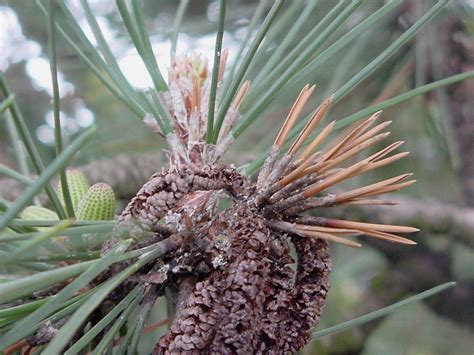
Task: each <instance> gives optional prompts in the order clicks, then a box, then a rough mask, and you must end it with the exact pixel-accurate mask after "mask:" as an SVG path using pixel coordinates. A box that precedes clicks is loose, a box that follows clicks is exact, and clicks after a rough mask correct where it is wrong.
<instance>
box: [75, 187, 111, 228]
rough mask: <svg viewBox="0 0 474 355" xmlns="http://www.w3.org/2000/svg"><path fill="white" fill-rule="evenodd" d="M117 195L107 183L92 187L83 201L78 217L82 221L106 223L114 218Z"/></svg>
mask: <svg viewBox="0 0 474 355" xmlns="http://www.w3.org/2000/svg"><path fill="white" fill-rule="evenodd" d="M114 215H115V195H114V191H113V190H112V188H111V187H110V186H109V185H107V184H106V183H103V182H99V183H97V184H95V185H92V186H91V188H90V189H89V190H88V191H87V193H86V194H85V196H84V198H83V199H82V200H81V202H80V204H79V207H78V210H77V213H76V217H77V219H78V220H82V221H106V220H111V219H113V218H114Z"/></svg>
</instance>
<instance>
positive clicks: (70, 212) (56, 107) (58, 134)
mask: <svg viewBox="0 0 474 355" xmlns="http://www.w3.org/2000/svg"><path fill="white" fill-rule="evenodd" d="M55 12H56V1H55V0H49V2H48V15H49V16H48V37H49V65H50V69H51V81H52V87H53V114H54V143H55V146H56V155H59V154H61V152H62V150H63V139H62V131H61V119H60V114H61V112H60V100H59V84H58V67H57V56H56V28H55V24H54V16H55ZM59 179H60V181H61V191H62V195H63V196H62V197H63V200H64V205H65V207H66V213H67V216H68V217H69V218H74V217H75V216H74V208H73V206H72V199H71V194H70V192H69V187H68V184H67V179H66V171H65V169H64V168H63V169H60V170H59Z"/></svg>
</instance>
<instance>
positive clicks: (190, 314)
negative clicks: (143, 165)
mask: <svg viewBox="0 0 474 355" xmlns="http://www.w3.org/2000/svg"><path fill="white" fill-rule="evenodd" d="M223 58H225V56H223ZM224 65H225V62H223V63H221V68H223V67H224ZM206 73H207V68H206V61H205V60H204V59H202V58H200V57H199V56H197V55H193V56H192V57H183V58H175V60H174V64H173V67H172V68H171V70H170V74H169V87H170V91H169V92H167V93H165V94H163V100H164V102H165V104H166V107H167V109H168V111H169V113H170V116H171V117H172V118H173V126H174V133H171V134H169V135H168V136H167V140H168V145H169V149H170V150H169V153H168V154H169V161H170V163H169V167H168V168H167V169H164V170H163V171H161V172H158V173H156V174H155V175H153V176H152V178H151V179H150V181H149V182H147V183H146V184H145V185H144V186H143V187H142V189H141V190H140V191H139V192H138V193H137V195H136V196H135V197H134V198H133V199H132V201H131V202H130V203H129V205H128V206H127V207H126V208H125V210H124V211H123V212H122V214H121V216H120V218H119V220H118V223H117V225H116V227H115V230H114V232H113V238H112V239H111V241H109V242H107V243H106V246H105V247H104V249H103V253H106V252H107V251H108V250H110V249H111V248H112V247H113V246H114V245H115V243H116V242H117V241H118V240H120V239H121V238H130V237H132V238H134V240H136V242H135V246H136V247H138V246H140V247H143V246H146V245H149V244H150V243H152V242H159V241H162V240H164V239H165V238H167V237H169V236H170V235H173V236H178V238H179V239H178V243H176V249H175V250H173V251H172V252H170V253H168V254H167V255H166V256H165V257H164V258H161V259H160V260H159V261H158V266H156V267H154V266H152V265H150V267H151V269H150V270H149V271H148V274H147V275H146V278H145V280H150V281H149V282H150V284H149V285H148V286H147V288H148V290H149V291H148V292H151V291H150V290H151V289H153V288H155V289H156V288H159V289H161V290H162V289H163V286H164V285H165V284H166V283H172V284H173V285H177V288H178V290H177V292H178V293H179V297H184V298H183V299H182V300H181V301H180V302H179V303H178V304H177V305H176V313H175V316H174V318H173V320H172V324H171V326H170V329H169V331H168V332H167V334H166V335H165V336H163V337H162V338H161V339H160V340H159V342H158V343H157V345H156V348H155V352H156V353H166V352H171V353H173V352H188V351H206V352H216V353H227V352H236V351H237V352H243V353H260V352H262V353H263V352H282V351H283V352H287V351H289V352H296V351H297V350H298V349H300V348H302V347H303V346H304V345H305V344H306V343H307V342H308V340H309V339H310V336H311V332H312V330H313V328H314V327H315V326H316V325H317V323H318V321H319V317H320V315H321V312H322V309H323V306H324V304H325V301H326V297H327V294H328V290H329V273H330V270H331V262H330V258H329V253H328V245H327V241H335V242H339V243H342V244H346V245H349V246H360V245H359V244H358V243H356V242H354V241H352V240H351V239H350V238H348V237H350V236H351V235H356V234H357V235H358V234H366V235H367V236H372V237H376V238H380V239H386V240H389V241H393V242H400V243H406V244H412V243H413V242H411V241H410V240H408V239H405V238H402V237H399V236H396V235H394V234H393V233H397V232H400V233H406V232H413V231H415V229H413V228H409V227H401V226H385V225H374V224H368V223H356V222H350V221H340V220H332V219H327V218H318V217H312V216H309V215H304V214H303V212H305V211H308V210H312V209H316V208H318V207H325V206H334V205H338V204H344V203H353V204H361V203H367V204H379V203H380V204H387V203H388V204H389V203H390V202H389V201H383V200H377V199H375V198H374V196H375V195H378V194H380V193H385V192H389V191H394V190H399V189H401V188H403V187H405V186H408V185H410V184H411V183H412V181H407V182H402V180H405V179H406V178H407V177H408V176H409V175H410V174H404V175H401V176H397V177H395V178H392V179H388V180H385V181H382V182H379V183H377V184H373V185H369V186H366V187H363V188H359V189H356V190H352V191H349V192H344V193H339V194H326V195H324V194H323V193H324V192H325V190H326V188H328V187H330V186H332V185H335V184H337V183H338V182H341V181H344V180H346V179H349V178H350V177H353V176H356V175H359V174H362V173H364V172H366V171H369V170H372V169H375V168H378V167H381V166H384V165H386V164H389V163H391V162H393V161H395V160H397V159H399V158H401V157H403V156H405V153H400V154H395V155H392V156H389V157H388V155H389V154H390V153H391V152H392V151H393V150H395V149H396V148H397V147H398V146H399V145H400V144H401V142H397V143H394V144H391V145H389V146H387V147H386V148H384V149H382V150H380V151H379V152H377V153H375V154H373V155H371V156H369V157H368V158H365V159H363V160H361V161H359V162H356V163H354V164H352V165H349V167H345V168H343V167H341V166H342V164H343V163H345V162H346V161H347V160H349V159H350V158H351V157H353V156H354V155H355V154H356V153H358V152H360V151H362V150H363V149H366V148H368V147H369V146H371V145H373V144H375V143H377V142H379V141H381V140H382V139H384V138H385V137H386V136H387V134H386V133H380V132H381V131H382V130H383V129H384V128H385V127H386V126H387V124H386V123H380V124H378V125H375V126H374V122H375V121H376V119H377V118H378V116H379V115H380V113H377V114H375V115H373V116H371V117H370V118H368V119H367V120H365V121H363V122H362V123H360V124H356V125H354V126H353V127H351V128H350V129H349V130H348V131H347V132H346V133H344V134H343V135H341V137H339V138H337V139H335V140H334V142H332V144H329V145H327V146H328V147H327V148H326V149H323V150H317V147H318V146H319V145H320V144H322V143H323V141H324V140H325V138H326V137H327V136H328V134H329V133H330V131H331V129H332V127H333V125H334V123H330V124H329V125H327V126H326V127H325V128H324V129H323V130H322V131H321V132H320V133H319V134H318V135H316V137H315V138H314V139H313V140H310V141H309V142H308V143H310V144H309V145H307V147H306V148H305V149H303V151H302V152H301V154H299V155H298V152H299V148H300V147H302V146H303V144H305V143H306V142H307V141H308V137H309V135H310V134H311V133H312V131H313V130H314V129H315V127H316V126H317V124H318V123H319V122H320V121H321V120H322V118H323V116H324V114H325V112H326V111H327V110H328V108H329V106H330V103H331V98H328V99H327V100H325V101H324V102H323V104H322V105H321V106H320V107H319V109H318V110H317V111H316V112H315V114H314V115H313V116H312V117H311V118H310V120H309V121H308V123H307V124H306V126H305V127H304V128H303V130H302V131H301V132H300V134H299V136H298V137H297V138H296V139H295V140H294V143H293V145H292V146H291V148H290V149H289V150H288V151H287V152H286V153H285V154H283V156H282V157H281V158H280V157H279V155H280V153H281V146H282V144H283V142H284V141H285V138H286V136H287V135H288V133H289V131H290V130H291V128H292V126H293V125H294V123H295V122H296V120H297V118H298V117H299V114H300V112H301V110H302V108H303V106H304V104H305V102H306V101H307V100H308V99H309V97H310V95H311V93H312V91H313V89H314V87H309V86H305V87H304V88H303V90H302V91H301V93H300V95H299V97H298V99H297V101H296V102H295V104H294V106H293V108H292V109H291V111H290V113H289V115H288V117H287V119H286V121H285V124H284V125H283V127H282V129H281V131H280V134H279V135H278V137H277V139H276V141H275V144H274V146H273V149H272V151H271V152H270V154H269V156H268V158H267V161H266V162H265V164H264V167H263V168H262V170H261V172H260V175H259V177H258V180H257V182H253V181H252V180H251V179H249V178H247V177H246V176H243V175H241V174H239V173H238V172H237V171H236V170H235V169H234V168H233V167H232V166H227V165H223V164H222V163H220V162H219V159H220V157H221V155H222V154H223V153H224V152H225V150H226V149H227V148H228V145H229V143H228V142H229V141H230V140H231V138H230V137H231V136H230V135H226V134H222V132H221V134H220V136H219V140H218V141H217V144H216V145H215V146H213V145H207V144H205V143H204V140H205V134H206V119H207V116H206V113H207V111H208V107H207V103H208V102H209V101H208V95H209V84H210V80H209V79H208V78H207V76H206ZM247 88H248V82H246V83H245V84H244V85H243V86H242V89H241V90H240V92H239V94H238V95H237V96H236V100H235V101H234V103H233V105H232V109H231V110H230V111H229V114H228V115H227V116H226V118H225V120H224V125H223V127H225V128H226V131H229V129H230V128H232V125H233V123H234V122H235V121H236V120H238V113H237V112H238V111H237V110H238V106H239V103H240V102H241V100H242V99H243V97H244V96H245V91H246V90H247ZM224 132H225V131H224ZM223 195H226V196H227V197H230V198H231V199H232V205H231V206H230V207H228V208H227V209H226V210H224V211H219V210H218V208H217V207H218V205H219V199H221V198H222V196H223ZM290 244H292V245H293V247H294V249H295V252H296V260H294V258H293V257H292V256H291V253H290ZM293 264H296V267H292V265H293ZM123 267H124V265H116V266H114V267H113V269H112V270H113V272H114V273H117V272H119V269H121V268H123ZM153 280H159V281H153ZM190 282H191V286H190V285H189V283H190ZM134 285H135V283H134V282H130V281H129V282H127V283H125V285H124V288H123V289H121V291H120V292H123V293H126V292H128V290H130V289H131V288H133V287H134ZM181 286H182V287H183V290H181ZM182 292H187V294H186V295H183V294H182ZM123 296H124V294H122V295H121V296H120V298H122V297H123Z"/></svg>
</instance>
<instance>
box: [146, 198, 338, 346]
mask: <svg viewBox="0 0 474 355" xmlns="http://www.w3.org/2000/svg"><path fill="white" fill-rule="evenodd" d="M209 238H210V240H211V243H210V247H209V248H208V254H209V258H208V260H209V259H210V260H211V264H212V265H211V266H210V268H212V267H216V266H217V267H216V268H215V270H214V271H212V272H211V273H210V274H209V275H208V276H206V277H205V278H203V279H201V280H200V281H199V282H197V283H196V285H195V287H194V288H193V290H192V292H191V294H190V295H189V297H188V298H187V301H186V303H185V306H184V308H183V309H181V310H180V311H179V316H178V317H177V318H175V319H174V321H173V324H172V325H171V328H170V330H169V332H168V333H167V334H166V335H165V336H163V337H162V338H161V339H160V341H159V343H158V344H157V346H156V348H155V351H154V353H155V354H162V353H165V354H168V353H169V354H173V353H193V352H196V353H198V352H206V353H219V354H220V353H239V354H240V353H241V354H248V353H252V354H255V353H281V352H296V351H297V350H298V349H300V348H301V347H303V346H304V345H305V344H306V343H307V341H308V340H309V337H310V335H311V330H312V329H313V327H314V326H315V325H316V324H317V323H318V321H319V317H320V315H321V311H322V308H323V306H324V304H325V301H326V296H327V290H328V287H329V272H330V260H329V255H328V253H327V244H326V243H325V242H320V241H318V240H313V239H307V238H301V237H294V242H295V247H296V250H297V253H298V259H299V263H298V268H297V270H294V268H292V267H291V264H293V263H294V260H293V259H292V258H291V256H290V253H289V250H290V249H289V245H288V242H287V240H286V238H285V236H283V235H281V234H278V233H274V232H272V231H270V230H268V229H267V228H266V227H265V225H264V222H263V220H262V218H261V217H260V216H258V215H255V214H253V213H252V212H251V211H250V210H249V209H248V207H247V206H245V205H244V204H240V205H239V206H235V208H231V209H229V210H227V211H226V212H224V213H221V214H220V215H219V217H218V218H217V219H216V220H215V221H213V223H212V226H211V228H210V229H209ZM218 257H220V258H221V259H220V260H219V262H217V261H216V258H218Z"/></svg>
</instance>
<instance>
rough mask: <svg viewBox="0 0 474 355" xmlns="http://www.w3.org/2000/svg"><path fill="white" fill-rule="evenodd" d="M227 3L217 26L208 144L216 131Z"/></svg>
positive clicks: (222, 7)
mask: <svg viewBox="0 0 474 355" xmlns="http://www.w3.org/2000/svg"><path fill="white" fill-rule="evenodd" d="M226 6H227V1H226V0H221V1H220V5H219V24H218V26H217V36H216V45H215V48H214V66H213V69H212V81H211V92H210V94H209V112H208V115H207V132H206V143H208V144H209V143H211V142H212V133H213V130H214V111H215V109H216V95H217V84H218V76H219V68H220V64H221V54H222V39H223V37H224V23H225V12H226Z"/></svg>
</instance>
